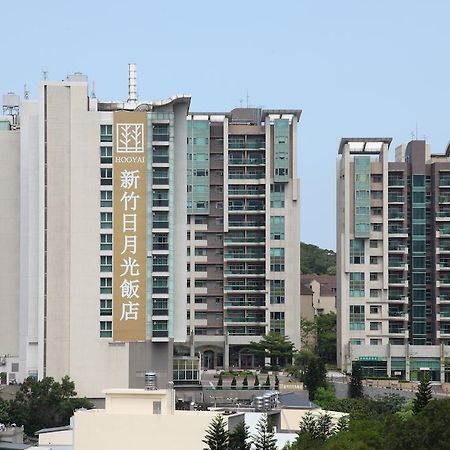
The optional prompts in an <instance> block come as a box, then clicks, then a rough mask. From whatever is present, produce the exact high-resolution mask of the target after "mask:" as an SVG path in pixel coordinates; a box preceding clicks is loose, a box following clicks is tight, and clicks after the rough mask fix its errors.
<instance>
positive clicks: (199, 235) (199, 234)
mask: <svg viewBox="0 0 450 450" xmlns="http://www.w3.org/2000/svg"><path fill="white" fill-rule="evenodd" d="M195 240H196V241H206V233H204V232H202V231H196V232H195Z"/></svg>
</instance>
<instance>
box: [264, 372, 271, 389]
mask: <svg viewBox="0 0 450 450" xmlns="http://www.w3.org/2000/svg"><path fill="white" fill-rule="evenodd" d="M264 387H265V388H267V389H270V377H269V375H267V378H266V382H265V383H264Z"/></svg>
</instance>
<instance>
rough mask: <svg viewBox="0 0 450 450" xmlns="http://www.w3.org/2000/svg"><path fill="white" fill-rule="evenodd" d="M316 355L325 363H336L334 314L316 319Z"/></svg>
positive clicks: (322, 315)
mask: <svg viewBox="0 0 450 450" xmlns="http://www.w3.org/2000/svg"><path fill="white" fill-rule="evenodd" d="M315 322H316V333H317V354H318V355H319V356H320V357H321V358H323V359H324V360H325V361H326V362H327V363H331V364H335V363H336V314H335V313H334V312H329V313H327V314H321V315H319V316H317V317H316V319H315Z"/></svg>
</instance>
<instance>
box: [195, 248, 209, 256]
mask: <svg viewBox="0 0 450 450" xmlns="http://www.w3.org/2000/svg"><path fill="white" fill-rule="evenodd" d="M195 256H206V248H204V247H195Z"/></svg>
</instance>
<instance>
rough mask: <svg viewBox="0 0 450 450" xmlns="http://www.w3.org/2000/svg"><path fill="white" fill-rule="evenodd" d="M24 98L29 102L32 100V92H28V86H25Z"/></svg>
mask: <svg viewBox="0 0 450 450" xmlns="http://www.w3.org/2000/svg"><path fill="white" fill-rule="evenodd" d="M23 98H24V99H25V100H28V99H29V98H30V91H29V90H28V88H27V85H26V84H24V85H23Z"/></svg>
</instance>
